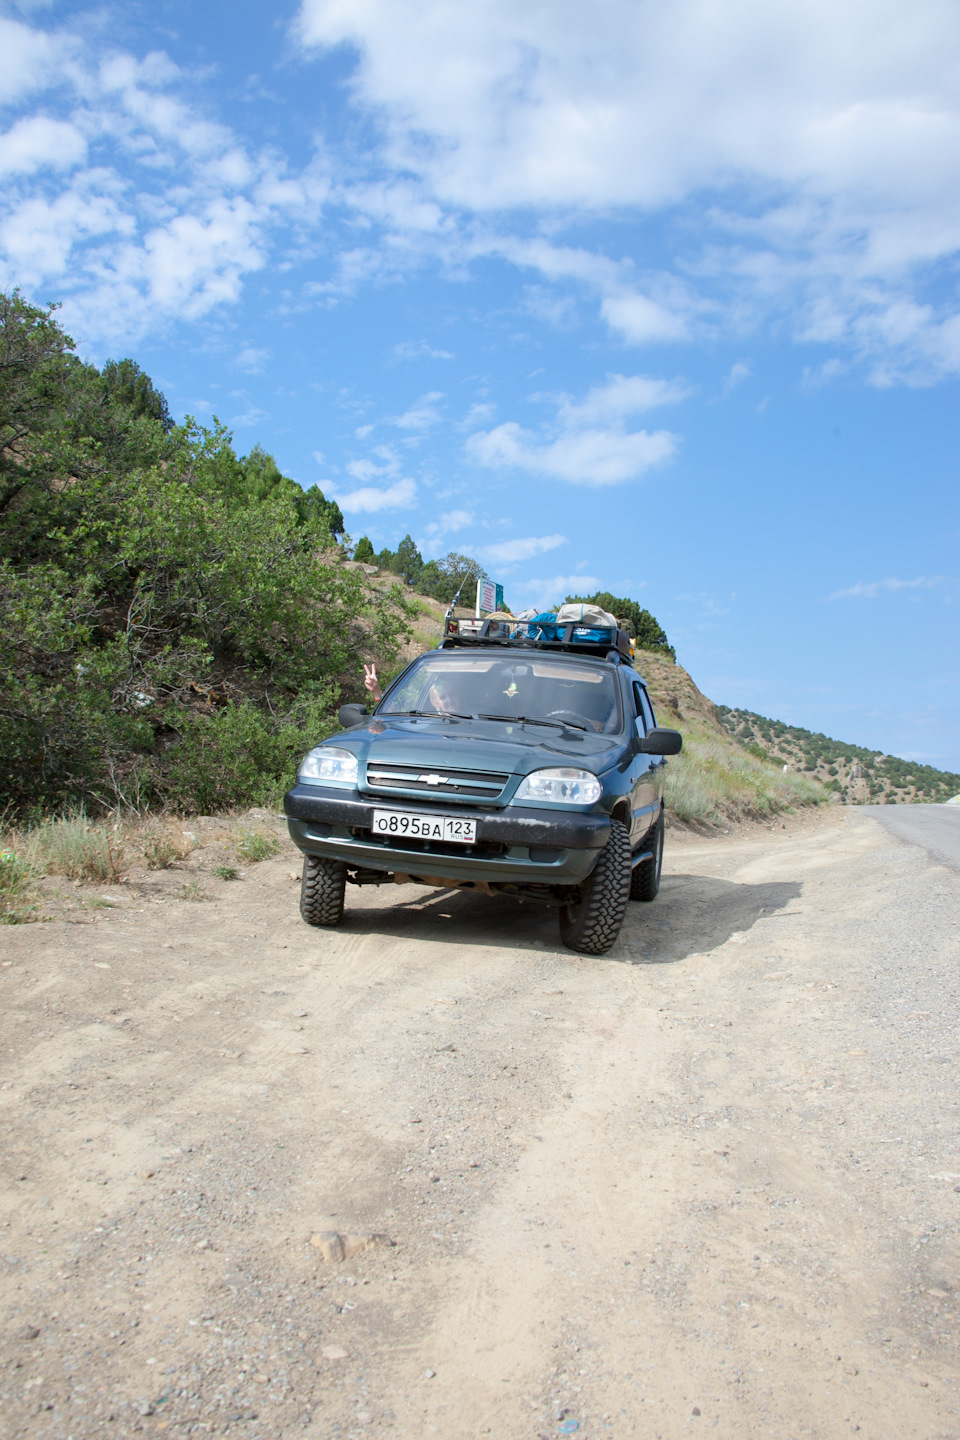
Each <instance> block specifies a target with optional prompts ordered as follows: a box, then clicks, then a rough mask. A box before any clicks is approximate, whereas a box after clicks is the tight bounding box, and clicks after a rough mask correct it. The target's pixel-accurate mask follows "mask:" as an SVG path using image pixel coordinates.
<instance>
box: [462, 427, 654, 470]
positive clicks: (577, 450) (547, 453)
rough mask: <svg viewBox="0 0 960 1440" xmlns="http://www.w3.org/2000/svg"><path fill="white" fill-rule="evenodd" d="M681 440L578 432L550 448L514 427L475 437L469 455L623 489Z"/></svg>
mask: <svg viewBox="0 0 960 1440" xmlns="http://www.w3.org/2000/svg"><path fill="white" fill-rule="evenodd" d="M676 450H677V441H676V437H675V436H673V435H671V434H670V433H669V431H667V430H655V431H654V432H653V433H652V434H650V433H648V432H647V431H646V430H637V431H633V432H625V431H623V430H620V429H609V430H577V431H573V432H572V433H570V434H566V435H561V436H560V437H559V438H558V439H556V440H552V441H549V442H547V443H538V439H537V436H536V435H534V434H532V433H531V432H530V431H529V430H522V429H521V427H520V426H519V425H517V424H516V423H515V422H514V421H508V422H507V424H505V425H498V426H497V428H496V429H495V430H489V431H487V432H486V433H483V432H481V433H480V434H478V435H471V437H470V439H469V440H468V441H467V451H468V453H469V454H470V455H471V457H472V458H473V459H474V460H477V461H478V462H479V463H480V464H481V465H486V466H488V467H490V468H494V469H504V468H512V469H516V470H527V471H529V472H530V473H531V474H533V475H546V476H549V477H551V478H552V479H556V480H570V481H572V482H573V483H574V484H576V485H618V484H619V483H620V482H621V481H623V480H635V479H636V478H637V477H638V476H639V475H642V474H643V472H644V471H645V470H649V469H650V468H651V466H653V465H660V464H662V463H663V462H664V461H665V460H670V459H672V458H673V456H674V455H675V454H676Z"/></svg>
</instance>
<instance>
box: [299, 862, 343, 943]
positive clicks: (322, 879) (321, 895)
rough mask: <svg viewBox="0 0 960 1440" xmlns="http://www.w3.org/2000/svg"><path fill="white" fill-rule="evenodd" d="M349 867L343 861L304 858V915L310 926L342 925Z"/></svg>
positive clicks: (302, 887)
mask: <svg viewBox="0 0 960 1440" xmlns="http://www.w3.org/2000/svg"><path fill="white" fill-rule="evenodd" d="M346 886H347V867H346V865H344V864H343V863H342V862H341V861H340V860H322V859H320V858H319V857H318V856H316V855H304V857H303V878H302V879H301V881H300V914H301V915H302V916H303V918H304V920H306V922H307V924H308V925H325V926H326V925H339V924H340V921H341V920H342V919H343V892H344V890H345V889H346Z"/></svg>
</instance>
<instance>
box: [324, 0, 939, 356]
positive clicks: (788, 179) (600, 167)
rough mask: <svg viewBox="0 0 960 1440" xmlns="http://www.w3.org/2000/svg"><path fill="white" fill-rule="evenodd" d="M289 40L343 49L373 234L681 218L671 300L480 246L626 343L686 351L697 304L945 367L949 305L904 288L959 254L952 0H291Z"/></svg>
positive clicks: (643, 279)
mask: <svg viewBox="0 0 960 1440" xmlns="http://www.w3.org/2000/svg"><path fill="white" fill-rule="evenodd" d="M297 30H298V35H299V38H300V40H301V43H302V44H303V46H304V47H305V48H306V49H307V50H308V51H313V52H317V51H319V50H322V49H324V48H329V47H335V46H342V45H347V46H349V47H353V49H354V51H355V53H356V70H355V74H354V77H353V95H354V98H355V101H356V103H357V104H358V105H359V106H362V107H365V109H366V111H367V113H368V114H369V116H370V117H371V118H372V119H373V121H374V123H375V124H377V125H378V126H379V127H380V132H381V134H382V149H381V153H380V156H379V157H378V158H379V159H380V160H381V161H382V162H383V163H384V165H385V167H386V170H387V174H388V176H391V175H392V176H393V177H395V178H393V179H390V178H387V179H385V180H382V181H380V182H378V185H377V187H375V188H376V196H375V199H374V200H371V201H370V202H369V203H370V205H374V206H379V210H375V209H372V208H368V212H367V213H370V214H371V215H374V214H376V215H377V217H378V222H379V223H381V224H385V225H387V226H388V227H391V226H392V227H393V228H394V230H396V231H398V232H399V231H404V233H407V234H410V235H412V233H413V227H414V226H419V227H420V233H421V235H424V236H425V235H427V234H428V233H429V234H432V235H436V236H440V237H443V236H444V235H449V233H450V223H452V218H453V217H454V216H464V215H471V214H473V215H482V214H486V215H490V216H495V217H504V216H506V215H507V214H508V213H509V212H511V211H518V212H522V211H528V212H529V211H533V212H538V211H539V212H542V213H544V214H546V215H548V216H549V217H550V218H551V222H552V223H553V225H554V228H556V219H557V217H562V216H564V215H576V216H577V218H578V219H580V218H582V217H583V216H584V215H587V214H593V215H596V216H600V215H607V214H609V213H610V212H611V211H612V212H613V213H615V214H616V215H618V216H625V215H627V214H628V213H629V212H630V211H631V210H633V212H634V213H636V214H642V215H643V216H644V217H645V218H647V219H648V218H649V217H650V215H651V214H652V213H655V212H657V211H660V212H664V213H666V212H668V211H669V210H671V209H672V208H673V207H678V206H684V207H686V208H685V212H684V219H683V227H682V233H683V237H684V239H683V244H684V256H683V263H682V267H681V265H680V264H679V263H677V264H676V265H674V267H673V269H674V272H675V273H674V276H673V277H672V280H673V284H672V285H671V284H670V283H661V281H663V280H664V277H659V279H658V277H649V276H644V275H641V274H639V273H634V272H633V267H632V266H631V264H630V262H629V261H628V262H626V263H622V262H615V261H611V260H610V259H609V258H608V257H605V256H594V257H587V256H582V257H581V259H580V262H579V267H580V273H579V276H578V277H574V271H573V268H572V263H571V262H572V261H573V260H574V259H575V252H563V247H561V246H557V247H553V246H552V245H551V244H550V242H548V241H545V240H541V241H535V242H529V241H526V242H520V241H513V242H509V241H506V240H498V239H497V238H496V237H490V236H478V237H477V238H476V240H475V242H474V243H475V244H476V245H477V249H478V253H479V252H480V250H482V249H484V248H486V250H487V251H488V252H489V251H490V250H493V249H497V248H499V249H500V251H501V253H504V254H506V252H507V250H508V249H509V248H511V243H512V248H513V250H514V252H515V254H514V257H513V258H514V263H524V264H533V265H536V264H538V260H537V259H536V258H535V255H534V251H535V250H536V249H537V247H538V246H539V251H540V254H539V265H540V267H541V273H542V274H543V275H544V276H545V277H547V278H552V279H554V280H556V279H559V278H560V275H561V272H563V273H564V274H565V275H566V277H567V278H579V281H580V283H583V284H588V285H591V286H593V287H594V288H595V289H597V290H598V291H599V293H600V299H601V304H602V308H603V314H604V316H605V318H606V320H607V322H608V323H609V324H610V325H611V327H612V328H613V329H614V330H615V331H617V333H618V334H620V335H621V336H623V337H624V338H625V339H627V340H628V341H630V342H632V343H649V342H653V341H658V342H662V341H677V340H682V339H684V338H688V337H691V336H693V335H695V334H696V333H697V330H698V329H699V328H700V327H701V325H702V324H704V323H705V321H704V315H703V309H704V307H706V308H707V309H708V310H709V309H711V308H712V310H713V312H714V314H715V315H722V316H723V317H724V318H725V319H726V320H727V322H728V323H729V322H730V321H733V322H734V323H736V324H737V325H738V326H741V327H742V326H745V325H752V324H755V323H756V322H757V320H758V319H759V318H760V317H761V316H762V315H764V314H767V315H769V314H777V315H778V316H779V315H782V314H783V313H784V311H785V310H786V311H787V313H792V314H793V316H794V329H795V333H796V335H797V336H798V337H799V338H814V337H820V338H823V337H829V338H830V339H832V341H833V342H834V343H836V344H838V345H843V346H844V347H845V348H847V349H849V350H851V351H853V352H854V353H856V354H857V355H859V356H860V357H862V358H864V359H865V360H867V362H868V363H869V364H871V365H872V366H873V367H874V368H873V374H874V378H875V380H876V381H877V382H878V383H889V382H890V381H892V380H893V379H895V378H897V377H898V376H901V375H907V376H911V377H912V378H914V379H926V378H934V377H935V376H936V375H937V374H940V373H943V372H945V371H948V370H951V369H960V317H957V315H956V313H955V305H954V302H953V299H952V296H951V294H950V292H949V290H948V289H946V287H944V288H943V290H942V298H941V301H940V303H939V304H933V303H932V302H931V301H930V299H929V296H926V295H923V294H921V293H920V287H921V286H922V285H925V284H926V281H927V277H928V276H929V274H930V267H931V266H933V265H935V264H936V263H937V262H939V261H943V260H947V259H949V258H950V257H952V256H954V255H955V254H956V252H957V250H958V249H960V92H958V89H957V85H956V59H955V57H956V55H957V53H958V50H960V9H958V7H957V6H956V4H955V3H954V0H881V4H880V7H879V9H878V7H877V4H876V0H847V3H846V4H844V5H843V6H841V7H839V8H838V7H837V6H836V5H834V4H830V3H828V0H780V3H778V4H776V5H771V4H770V3H769V0H729V3H727V4H725V5H722V6H721V5H717V4H716V3H714V0H676V3H674V4H673V5H671V6H670V7H668V9H667V10H664V8H663V6H662V5H659V4H656V3H654V0H605V3H604V4H603V5H601V6H584V5H582V4H577V3H575V0H556V3H554V4H551V5H548V6H542V5H517V4H516V3H514V0H483V3H480V4H476V5H472V6H469V7H462V6H461V7H458V8H457V10H456V15H455V22H453V21H452V12H451V10H450V7H449V4H448V3H447V0H357V3H352V4H346V3H344V0H302V4H301V9H300V15H299V20H298V25H297ZM400 177H402V181H401V179H400ZM401 194H402V199H401V198H400V195H401ZM356 203H357V204H358V206H360V207H361V208H362V207H363V206H364V205H365V204H367V202H366V201H365V200H364V198H363V196H362V195H361V194H360V190H359V187H357V192H356ZM698 205H699V209H698V208H697V207H698ZM391 207H393V208H391ZM404 207H405V208H404ZM437 210H439V211H440V213H441V215H446V217H447V219H448V224H447V226H446V228H445V226H444V222H443V219H441V218H438V214H437ZM421 212H423V214H422V215H421ZM500 228H501V230H502V229H503V226H502V225H501V226H500ZM523 248H526V249H527V251H528V256H527V259H526V260H521V259H520V257H519V254H518V253H516V252H519V251H520V250H521V249H523ZM554 248H556V249H557V251H558V252H562V253H561V254H560V255H559V256H558V257H557V258H556V259H555V260H554V261H553V262H551V259H550V255H549V252H550V251H551V249H554ZM604 271H605V272H606V273H605V276H604V275H602V273H601V272H604ZM666 279H667V280H668V281H669V280H670V279H671V277H669V276H668V277H666ZM708 300H709V303H708ZM557 313H558V314H559V313H561V312H559V311H558V312H557ZM881 361H882V362H883V363H880V362H881Z"/></svg>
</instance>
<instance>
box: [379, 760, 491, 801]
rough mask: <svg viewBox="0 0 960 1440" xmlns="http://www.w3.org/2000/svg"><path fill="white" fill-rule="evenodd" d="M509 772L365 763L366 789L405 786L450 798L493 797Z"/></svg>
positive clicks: (402, 787)
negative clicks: (432, 768) (366, 764)
mask: <svg viewBox="0 0 960 1440" xmlns="http://www.w3.org/2000/svg"><path fill="white" fill-rule="evenodd" d="M509 779H510V776H509V775H504V774H501V773H499V772H497V771H487V770H448V769H443V770H430V769H425V768H423V767H422V766H420V765H386V764H383V765H377V764H371V765H368V766H367V789H368V790H408V791H418V792H419V793H420V794H423V795H445V796H448V797H449V798H451V799H453V800H457V799H462V798H463V797H465V796H470V797H472V798H473V799H477V800H497V799H499V797H500V795H501V794H502V793H503V788H504V786H505V785H506V783H507V781H508V780H509Z"/></svg>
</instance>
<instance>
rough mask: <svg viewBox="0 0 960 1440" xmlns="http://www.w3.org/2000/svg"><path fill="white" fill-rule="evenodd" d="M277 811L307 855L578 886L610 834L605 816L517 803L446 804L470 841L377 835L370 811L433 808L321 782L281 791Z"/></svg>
mask: <svg viewBox="0 0 960 1440" xmlns="http://www.w3.org/2000/svg"><path fill="white" fill-rule="evenodd" d="M283 808H284V810H285V811H286V815H287V825H288V828H289V830H290V835H291V838H292V839H293V841H294V844H296V845H298V846H299V847H300V849H301V850H304V851H306V853H307V854H309V855H325V856H327V857H328V858H329V859H332V860H342V861H344V862H345V863H346V864H347V865H350V866H353V867H356V868H361V869H366V870H375V871H386V872H388V873H400V874H404V875H435V876H440V877H443V878H444V879H448V880H473V881H484V880H485V881H488V882H491V883H501V884H526V885H577V884H579V883H580V881H581V880H584V879H585V878H586V877H587V875H589V874H590V871H591V870H592V869H593V867H594V865H595V864H596V860H597V853H598V851H600V850H602V849H603V847H604V845H606V843H607V840H608V838H609V835H610V820H609V818H608V817H607V816H606V815H595V814H591V815H580V814H577V813H576V812H575V811H570V810H541V809H535V808H534V807H532V806H530V807H524V806H519V805H511V806H509V807H507V808H506V809H504V810H498V811H493V812H491V811H482V810H479V809H471V808H468V807H466V806H463V807H457V806H451V805H448V804H445V805H444V807H443V811H442V813H443V814H444V815H449V816H456V817H461V818H465V819H469V820H476V822H477V843H476V845H447V844H442V843H440V842H439V841H431V840H419V841H418V840H409V839H404V840H402V841H398V840H393V839H387V838H384V839H381V838H380V837H374V835H373V833H372V830H371V826H372V824H373V811H374V810H375V809H380V810H382V809H390V810H399V811H402V810H406V811H412V812H415V813H419V814H423V813H424V812H426V811H432V810H433V807H432V806H431V805H429V804H422V805H415V804H411V803H410V802H409V801H407V800H405V801H403V802H402V803H397V802H396V801H393V803H391V802H390V801H386V802H385V801H384V800H381V799H379V798H378V799H377V800H376V801H372V800H370V799H368V798H367V797H366V796H365V795H361V794H360V792H359V791H358V790H343V789H336V790H335V789H333V788H332V787H330V788H328V787H325V786H322V785H300V784H298V785H295V786H294V787H293V789H292V790H288V791H287V794H286V795H285V796H284V801H283Z"/></svg>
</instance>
